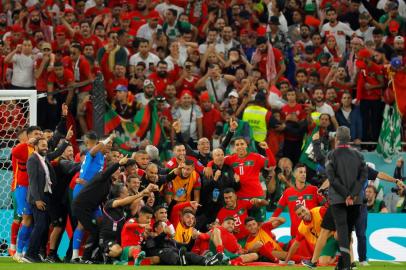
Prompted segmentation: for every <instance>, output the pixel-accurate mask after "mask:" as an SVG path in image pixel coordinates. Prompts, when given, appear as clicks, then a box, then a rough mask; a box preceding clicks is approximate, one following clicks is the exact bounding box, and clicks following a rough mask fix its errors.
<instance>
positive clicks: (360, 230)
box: [355, 204, 368, 262]
mask: <svg viewBox="0 0 406 270" xmlns="http://www.w3.org/2000/svg"><path fill="white" fill-rule="evenodd" d="M367 224H368V208H367V206H366V205H365V204H363V205H361V207H360V214H359V217H358V219H357V222H356V223H355V233H356V235H357V242H358V247H357V249H358V258H359V261H360V262H365V261H366V260H367V237H366V231H367Z"/></svg>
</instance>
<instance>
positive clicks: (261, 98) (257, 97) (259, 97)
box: [255, 91, 266, 102]
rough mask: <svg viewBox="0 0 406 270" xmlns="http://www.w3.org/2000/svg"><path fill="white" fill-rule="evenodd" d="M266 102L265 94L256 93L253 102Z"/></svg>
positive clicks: (261, 92)
mask: <svg viewBox="0 0 406 270" xmlns="http://www.w3.org/2000/svg"><path fill="white" fill-rule="evenodd" d="M265 100H266V96H265V93H264V92H263V91H258V92H257V94H256V95H255V101H260V102H264V101H265Z"/></svg>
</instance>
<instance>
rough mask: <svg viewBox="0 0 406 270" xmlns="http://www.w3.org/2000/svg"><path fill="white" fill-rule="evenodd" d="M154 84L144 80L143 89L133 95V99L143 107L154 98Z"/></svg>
mask: <svg viewBox="0 0 406 270" xmlns="http://www.w3.org/2000/svg"><path fill="white" fill-rule="evenodd" d="M154 94H155V85H154V83H153V82H152V81H151V80H145V81H144V91H143V92H142V93H138V94H136V95H135V99H136V100H137V101H138V102H139V103H140V104H141V105H142V107H145V106H147V105H148V103H149V102H150V101H151V100H152V99H153V98H154Z"/></svg>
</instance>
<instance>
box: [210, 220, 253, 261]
mask: <svg viewBox="0 0 406 270" xmlns="http://www.w3.org/2000/svg"><path fill="white" fill-rule="evenodd" d="M234 230H235V220H234V218H233V217H232V216H228V217H226V218H225V219H224V221H223V222H222V224H221V226H217V227H215V228H214V229H213V230H212V231H211V232H210V251H211V252H213V253H223V254H224V255H225V256H226V257H228V258H229V259H231V261H230V264H231V265H242V264H244V263H247V262H253V261H256V260H258V255H257V254H256V253H247V252H245V251H244V250H243V249H242V248H241V245H240V244H239V243H238V241H237V238H235V235H234V234H233V232H234ZM244 253H245V254H244Z"/></svg>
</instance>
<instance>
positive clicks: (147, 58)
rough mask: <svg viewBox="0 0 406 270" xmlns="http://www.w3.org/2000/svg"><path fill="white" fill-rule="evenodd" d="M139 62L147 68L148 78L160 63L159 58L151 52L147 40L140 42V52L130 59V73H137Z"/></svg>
mask: <svg viewBox="0 0 406 270" xmlns="http://www.w3.org/2000/svg"><path fill="white" fill-rule="evenodd" d="M139 62H143V63H144V64H145V66H146V67H147V70H146V71H147V72H146V75H147V76H148V75H150V74H151V73H152V72H153V71H154V67H156V66H157V64H158V62H159V57H158V56H157V55H155V54H154V53H152V52H151V45H150V44H149V41H148V40H147V39H140V40H139V41H138V52H137V53H136V54H134V55H132V56H131V57H130V73H134V72H135V66H136V65H137V64H138V63H139Z"/></svg>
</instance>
